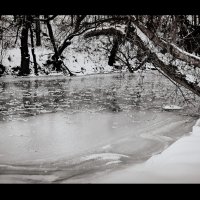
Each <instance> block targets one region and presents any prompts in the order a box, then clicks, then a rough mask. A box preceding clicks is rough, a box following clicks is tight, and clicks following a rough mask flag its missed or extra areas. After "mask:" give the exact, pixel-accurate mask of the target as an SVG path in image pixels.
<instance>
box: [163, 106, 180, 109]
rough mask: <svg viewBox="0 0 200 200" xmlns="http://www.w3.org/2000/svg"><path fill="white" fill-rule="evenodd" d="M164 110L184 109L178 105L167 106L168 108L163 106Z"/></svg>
mask: <svg viewBox="0 0 200 200" xmlns="http://www.w3.org/2000/svg"><path fill="white" fill-rule="evenodd" d="M163 109H164V110H181V109H183V108H182V107H180V106H177V105H166V106H163Z"/></svg>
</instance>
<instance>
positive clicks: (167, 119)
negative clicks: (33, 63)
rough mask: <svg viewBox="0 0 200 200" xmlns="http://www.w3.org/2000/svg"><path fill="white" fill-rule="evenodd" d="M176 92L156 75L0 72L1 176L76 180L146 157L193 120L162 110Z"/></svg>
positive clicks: (184, 131)
mask: <svg viewBox="0 0 200 200" xmlns="http://www.w3.org/2000/svg"><path fill="white" fill-rule="evenodd" d="M152 80H154V81H152ZM173 92H174V86H173V85H172V84H171V83H169V82H168V81H167V80H165V79H164V78H163V77H158V76H155V75H153V74H150V75H148V76H145V77H143V76H140V75H138V74H136V75H130V74H107V75H92V76H85V77H74V78H66V77H48V78H42V77H40V78H34V77H31V78H16V79H14V80H13V79H9V78H4V79H3V78H2V79H1V82H0V182H17V183H52V182H55V183H62V182H70V181H71V182H76V178H78V177H83V178H84V177H85V178H86V179H87V177H89V176H92V174H94V173H99V172H102V171H107V172H108V171H111V170H114V169H117V168H119V167H123V166H127V165H130V164H134V163H140V162H144V161H146V160H147V159H148V158H150V157H151V156H152V155H154V154H157V153H160V152H162V151H163V150H164V149H165V148H166V147H167V146H169V145H170V144H172V143H173V142H174V141H176V140H177V139H178V138H180V137H181V136H183V135H185V134H188V133H189V132H190V131H191V127H192V126H193V125H194V123H195V120H196V118H194V117H191V116H187V115H184V112H181V111H180V112H166V111H163V110H162V106H163V105H165V104H170V103H174V102H173V101H174V94H173ZM178 99H179V102H176V103H179V104H181V98H178Z"/></svg>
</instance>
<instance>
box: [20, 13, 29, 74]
mask: <svg viewBox="0 0 200 200" xmlns="http://www.w3.org/2000/svg"><path fill="white" fill-rule="evenodd" d="M28 29H29V25H28V20H27V16H26V15H24V16H23V24H22V32H21V69H20V72H19V75H21V76H26V75H28V74H30V69H29V62H30V55H29V52H28Z"/></svg>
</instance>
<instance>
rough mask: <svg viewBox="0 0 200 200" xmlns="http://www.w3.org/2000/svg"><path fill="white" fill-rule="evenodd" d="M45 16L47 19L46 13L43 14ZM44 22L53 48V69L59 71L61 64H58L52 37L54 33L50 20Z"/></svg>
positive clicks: (57, 55) (56, 50)
mask: <svg viewBox="0 0 200 200" xmlns="http://www.w3.org/2000/svg"><path fill="white" fill-rule="evenodd" d="M45 18H46V19H47V18H48V15H47V16H45ZM46 24H47V29H48V32H49V37H50V40H51V43H52V45H53V49H54V55H53V56H52V59H53V60H54V63H53V65H54V67H55V69H56V70H57V71H61V66H60V62H59V54H58V49H57V47H56V43H55V38H54V35H53V30H52V27H51V24H50V21H46Z"/></svg>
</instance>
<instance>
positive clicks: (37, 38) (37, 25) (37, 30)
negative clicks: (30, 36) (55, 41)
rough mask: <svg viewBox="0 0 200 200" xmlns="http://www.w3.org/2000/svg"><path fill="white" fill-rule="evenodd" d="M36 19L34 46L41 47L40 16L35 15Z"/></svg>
mask: <svg viewBox="0 0 200 200" xmlns="http://www.w3.org/2000/svg"><path fill="white" fill-rule="evenodd" d="M36 18H38V20H36V22H35V34H36V46H41V36H40V32H41V30H40V20H39V19H40V15H36Z"/></svg>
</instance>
